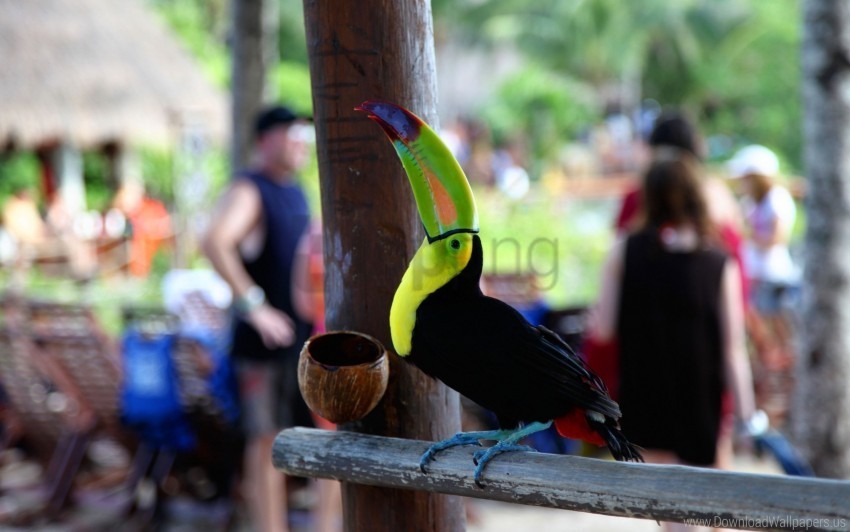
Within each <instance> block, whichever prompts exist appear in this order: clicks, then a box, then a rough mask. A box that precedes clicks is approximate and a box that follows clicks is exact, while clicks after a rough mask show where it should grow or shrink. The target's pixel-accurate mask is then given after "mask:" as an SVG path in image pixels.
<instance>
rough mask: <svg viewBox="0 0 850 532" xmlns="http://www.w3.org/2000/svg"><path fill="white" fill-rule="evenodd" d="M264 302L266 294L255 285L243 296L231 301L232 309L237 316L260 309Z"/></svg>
mask: <svg viewBox="0 0 850 532" xmlns="http://www.w3.org/2000/svg"><path fill="white" fill-rule="evenodd" d="M265 302H266V293H265V292H263V289H262V288H260V287H259V286H257V285H254V286H252V287H251V288H249V289H248V290H246V291H245V293H244V294H242V295H241V296H239V297H237V298H236V299H235V300H234V301H233V308H235V309H236V312H238V313H239V314H248V313H250V312H251V311H253V310H256V309H257V308H259V307H261V306H262V305H263V304H264V303H265Z"/></svg>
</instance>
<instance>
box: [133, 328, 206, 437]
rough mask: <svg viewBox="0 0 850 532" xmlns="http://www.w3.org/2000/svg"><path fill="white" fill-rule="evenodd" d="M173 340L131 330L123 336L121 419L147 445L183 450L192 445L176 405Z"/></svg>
mask: <svg viewBox="0 0 850 532" xmlns="http://www.w3.org/2000/svg"><path fill="white" fill-rule="evenodd" d="M174 340H175V336H174V335H173V334H164V335H151V336H148V335H144V334H142V333H140V332H139V331H138V330H137V329H135V328H130V329H129V330H128V331H127V332H126V333H125V334H124V338H123V341H122V349H121V352H122V358H123V362H124V383H123V386H122V390H121V420H122V422H123V423H124V424H125V425H126V426H128V427H129V428H131V429H132V430H134V431H135V432H136V433H137V434H138V435H139V437H140V438H141V439H142V441H144V442H146V443H148V444H150V445H153V446H156V447H166V448H170V449H174V450H178V451H185V450H189V449H192V448H194V447H195V443H196V442H195V435H194V433H193V431H192V428H191V426H190V425H189V421H188V419H187V418H186V415H185V413H184V412H183V408H182V406H181V404H180V394H179V389H178V379H177V372H176V369H175V367H174V361H173V359H172V355H171V353H172V348H173V346H174Z"/></svg>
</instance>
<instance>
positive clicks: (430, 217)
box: [355, 100, 478, 242]
mask: <svg viewBox="0 0 850 532" xmlns="http://www.w3.org/2000/svg"><path fill="white" fill-rule="evenodd" d="M355 109H356V110H358V111H366V112H368V113H369V118H371V119H372V120H374V121H375V122H377V123H378V125H380V126H381V128H383V130H384V133H386V134H387V136H388V137H389V138H390V140H391V141H392V143H393V147H395V150H396V152H397V153H398V156H399V158H400V159H401V163H402V165H404V170H405V172H407V177H408V179H410V185H411V187H413V196H414V197H415V198H416V206H417V207H418V209H419V216H420V217H421V218H422V224H423V225H424V226H425V233H426V234H427V235H428V241H429V242H436V241H437V240H442V239H443V238H446V237H447V236H449V235H453V234H455V233H477V232H478V211H477V210H476V208H475V198H473V197H472V189H471V188H470V187H469V181H467V180H466V175H464V173H463V170H462V169H461V167H460V164H458V162H457V160H456V159H455V158H454V156H453V155H452V153H451V152H450V151H449V149H448V147H446V145H445V144H443V141H442V140H440V137H438V136H437V134H436V133H434V130H432V129H431V128H430V127H428V124H426V123H425V122H423V121H422V119H421V118H419V117H418V116H416V115H414V114H413V113H411V112H410V111H408V110H407V109H405V108H403V107H400V106H398V105H395V104H392V103H388V102H381V101H377V100H369V101H366V102H363V103H362V104H360V105H359V106H358V107H356V108H355Z"/></svg>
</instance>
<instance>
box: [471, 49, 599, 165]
mask: <svg viewBox="0 0 850 532" xmlns="http://www.w3.org/2000/svg"><path fill="white" fill-rule="evenodd" d="M480 115H481V117H482V118H483V119H484V120H486V121H487V123H488V124H489V125H490V127H491V129H492V131H493V135H494V138H495V140H496V142H497V143H503V142H506V141H509V140H511V137H512V136H514V135H518V134H520V135H522V136H523V137H524V138H526V139H528V141H529V143H530V147H531V153H532V155H533V160H534V161H541V162H542V161H546V160H549V159H551V158H553V157H555V156H556V155H557V152H558V149H559V148H560V147H561V146H562V145H563V142H564V140H565V139H570V138H573V137H574V136H575V135H576V134H577V133H578V131H579V130H580V129H581V128H583V127H585V126H586V125H587V124H588V123H592V122H593V121H594V120H595V119H597V118H598V117H599V113H598V111H597V109H596V107H595V106H594V104H593V99H592V97H591V95H590V94H588V93H587V91H585V90H584V87H582V86H581V85H580V84H578V83H575V82H573V81H571V80H570V79H568V78H566V77H564V76H559V75H558V74H556V73H553V72H549V71H546V70H544V69H542V68H540V67H536V66H532V65H529V66H527V67H526V68H525V69H523V70H522V71H520V72H518V73H517V74H515V75H514V76H512V77H510V78H509V79H508V80H506V81H505V82H504V83H503V84H502V86H501V87H500V88H499V89H498V91H497V92H496V96H495V98H494V99H493V100H492V101H490V102H487V103H486V104H485V105H483V106H482V107H481V109H480Z"/></svg>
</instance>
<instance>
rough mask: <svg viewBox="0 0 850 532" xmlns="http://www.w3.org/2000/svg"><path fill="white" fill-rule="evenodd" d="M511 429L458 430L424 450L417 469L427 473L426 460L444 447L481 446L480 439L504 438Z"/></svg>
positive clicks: (444, 448)
mask: <svg viewBox="0 0 850 532" xmlns="http://www.w3.org/2000/svg"><path fill="white" fill-rule="evenodd" d="M510 433H511V431H504V430H485V431H480V432H458V433H457V434H455V435H454V436H452V437H451V438H449V439H447V440H443V441H440V442H437V443H435V444H433V445H432V446H430V447H428V450H427V451H425V454H423V455H422V458H420V459H419V470H420V471H422V472H423V473H427V471H425V466H426V465H428V462H430V461H431V460H433V459H434V457H435V456H436V454H437V453H438V452H440V451H444V450H446V449H450V448H452V447H458V446H460V445H478V446H481V442H480V440H498V439H500V438H504V437H505V436H507V435H509V434H510Z"/></svg>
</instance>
